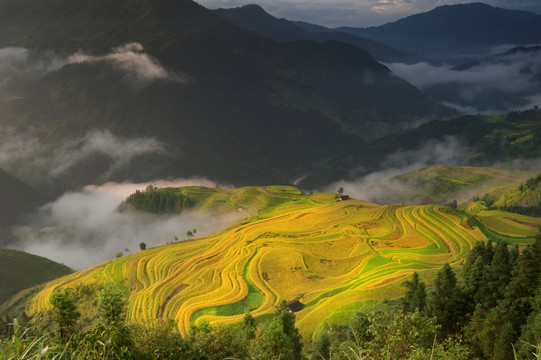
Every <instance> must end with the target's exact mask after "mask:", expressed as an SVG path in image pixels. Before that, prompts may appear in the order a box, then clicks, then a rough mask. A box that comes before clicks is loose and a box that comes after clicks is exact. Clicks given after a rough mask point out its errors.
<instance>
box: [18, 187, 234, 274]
mask: <svg viewBox="0 0 541 360" xmlns="http://www.w3.org/2000/svg"><path fill="white" fill-rule="evenodd" d="M151 183H154V184H159V185H160V186H188V185H204V186H212V187H213V186H215V185H216V184H215V183H213V182H212V181H209V180H207V179H181V180H174V181H163V180H155V181H154V182H151ZM147 185H148V183H144V184H131V183H107V184H105V185H102V186H87V187H85V188H84V189H83V190H81V191H79V192H71V193H66V194H64V195H63V196H61V197H60V198H58V199H57V200H55V201H54V202H51V203H49V204H47V205H45V206H44V207H42V208H41V209H40V210H39V213H38V214H36V216H35V218H34V220H33V221H32V223H30V224H29V225H27V226H25V227H22V228H18V229H16V231H15V234H16V235H17V237H18V238H19V240H18V242H17V244H18V245H17V246H18V248H19V249H21V250H23V251H27V252H30V253H33V254H38V255H41V256H44V257H47V258H50V259H52V260H55V261H57V262H61V263H64V264H66V265H68V266H70V267H72V268H74V269H77V270H80V269H84V268H87V267H90V266H92V265H95V264H98V263H101V262H103V261H107V260H110V259H112V258H114V257H115V254H116V253H117V252H119V251H120V252H123V253H124V254H126V255H129V254H131V253H134V252H136V251H139V244H140V243H141V242H144V243H146V244H147V246H148V247H153V246H160V245H165V244H166V243H167V242H169V241H173V240H174V238H175V237H177V238H178V239H180V240H183V239H184V238H185V237H186V232H187V231H189V230H193V229H197V236H206V235H210V234H212V233H214V232H216V231H218V230H219V229H222V228H224V227H226V226H228V225H231V224H232V223H234V222H236V221H237V220H239V219H240V216H241V215H240V214H238V213H234V214H226V215H211V214H201V213H196V212H185V213H182V214H180V215H170V216H156V215H153V214H147V213H140V212H131V211H119V210H118V207H119V205H120V204H121V203H122V201H123V200H124V199H125V198H126V197H127V196H128V195H129V194H131V193H133V192H135V190H137V189H139V190H142V189H144V188H145V187H146V186H147ZM125 249H129V251H126V250H125Z"/></svg>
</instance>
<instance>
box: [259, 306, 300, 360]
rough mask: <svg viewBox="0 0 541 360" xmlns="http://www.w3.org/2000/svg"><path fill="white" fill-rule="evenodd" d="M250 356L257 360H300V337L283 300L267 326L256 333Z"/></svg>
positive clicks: (292, 317)
mask: <svg viewBox="0 0 541 360" xmlns="http://www.w3.org/2000/svg"><path fill="white" fill-rule="evenodd" d="M250 355H251V356H253V357H255V358H257V359H283V360H300V359H302V343H301V335H300V334H299V330H298V329H297V328H296V327H295V315H294V314H293V313H290V312H289V309H288V308H287V305H286V302H285V300H283V301H282V302H281V303H280V304H279V305H278V309H277V310H276V312H275V313H274V316H273V317H272V320H271V322H270V323H269V325H268V326H267V327H265V328H260V329H259V330H258V331H257V334H256V338H255V340H254V342H253V343H252V347H251V348H250Z"/></svg>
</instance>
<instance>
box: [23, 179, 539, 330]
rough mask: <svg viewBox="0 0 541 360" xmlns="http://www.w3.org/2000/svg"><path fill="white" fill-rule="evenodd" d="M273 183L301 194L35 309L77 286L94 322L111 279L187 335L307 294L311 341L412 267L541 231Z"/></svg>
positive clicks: (94, 275)
mask: <svg viewBox="0 0 541 360" xmlns="http://www.w3.org/2000/svg"><path fill="white" fill-rule="evenodd" d="M264 189H267V190H268V191H269V192H270V193H272V194H275V195H279V194H282V195H286V196H285V197H284V199H285V198H287V196H288V194H294V196H293V199H289V200H287V199H285V200H286V201H285V202H282V203H278V204H271V206H270V207H267V208H265V210H264V211H262V212H261V213H259V214H256V215H254V216H252V217H250V218H247V219H245V220H244V221H243V222H242V223H239V224H236V225H233V226H230V227H228V228H227V229H224V230H222V231H220V232H218V233H216V234H214V235H210V236H207V237H202V238H198V239H194V240H189V241H183V242H178V243H175V244H171V245H166V246H160V247H154V248H148V249H146V250H142V251H139V252H137V253H135V254H131V255H129V256H125V257H122V258H118V259H116V260H113V261H109V262H106V263H103V264H100V265H97V266H94V267H92V268H89V269H86V270H82V271H79V272H77V273H75V274H72V275H68V276H66V277H63V278H61V279H57V280H54V281H52V282H50V283H48V284H47V285H46V286H45V287H44V288H43V289H42V290H41V291H40V292H39V293H37V294H36V295H35V296H34V297H33V298H32V299H30V301H29V303H28V309H29V311H30V313H32V314H36V313H40V312H43V311H45V310H47V309H49V308H50V303H49V297H50V295H51V292H53V291H59V290H61V289H62V288H71V289H73V290H74V292H73V293H74V295H75V296H77V297H78V299H77V301H78V304H79V308H80V309H81V310H82V312H83V317H85V318H88V319H90V320H89V321H90V322H91V321H94V319H95V318H96V314H95V310H96V307H95V306H90V304H92V303H93V302H94V301H95V299H96V292H97V291H98V290H99V289H100V287H101V285H102V284H103V279H104V278H108V279H115V280H116V281H119V282H120V281H124V282H125V284H126V286H127V287H128V288H129V289H130V291H129V306H128V319H129V320H130V321H132V322H141V323H145V322H147V321H155V320H157V319H162V320H167V319H174V321H175V323H176V325H177V327H178V330H179V332H180V333H181V334H183V335H186V334H187V333H188V331H189V329H190V325H191V324H197V323H198V322H200V321H204V320H207V321H209V322H210V323H222V324H230V323H235V322H240V321H242V318H243V317H244V316H245V314H246V313H247V312H249V313H250V314H251V315H252V316H254V317H255V318H256V319H257V320H258V321H264V320H265V319H266V318H268V316H269V314H271V313H273V312H274V311H275V306H276V304H277V303H278V302H280V301H282V300H286V301H291V300H297V301H299V302H300V303H301V304H302V305H304V306H301V307H300V309H299V311H298V312H296V314H295V317H296V326H297V327H298V328H299V330H300V332H301V334H302V336H303V339H309V338H310V336H311V335H312V334H314V332H316V331H317V329H318V328H320V326H323V324H324V323H327V324H333V323H336V322H339V321H340V320H341V319H344V318H350V317H351V316H352V315H353V313H354V312H356V311H358V309H359V308H362V307H363V305H365V304H367V305H368V304H371V303H372V302H373V301H375V300H381V299H388V300H389V299H397V298H398V297H400V296H401V295H402V294H403V290H401V288H402V286H401V284H402V282H403V281H404V280H405V279H407V277H408V276H410V275H411V274H412V273H413V272H419V273H420V274H422V276H426V277H427V278H432V277H434V276H435V275H436V273H437V271H438V270H439V269H440V267H441V265H442V264H444V263H450V264H454V265H457V266H459V264H460V263H461V262H462V261H463V260H464V259H465V258H466V257H467V256H468V254H469V250H470V249H471V248H473V246H474V244H475V243H476V242H477V241H486V240H487V239H488V238H490V239H493V240H497V239H504V240H506V241H508V242H510V243H516V244H526V243H529V242H531V241H532V240H533V237H534V236H535V235H536V234H537V229H536V228H534V227H531V226H528V225H525V224H522V223H519V222H513V221H509V220H507V219H514V218H515V215H514V214H511V213H503V214H497V215H493V214H491V213H487V214H482V215H483V216H482V217H479V220H476V221H477V222H478V223H479V224H480V226H475V227H474V226H472V224H471V222H470V218H471V215H470V214H469V213H468V212H466V211H465V212H459V211H457V210H455V209H451V208H449V207H446V206H436V205H429V206H392V205H385V206H380V205H376V204H370V203H368V202H365V201H361V200H355V199H348V200H342V199H339V198H338V196H337V195H336V194H330V193H315V194H312V195H307V194H301V193H300V191H298V190H297V191H296V192H295V191H294V189H292V188H289V187H281V186H268V187H265V188H263V192H264ZM171 191H176V192H177V193H178V192H183V190H182V189H171ZM188 191H193V189H189V190H188ZM209 191H210V192H212V190H209ZM233 192H234V193H242V192H243V191H242V189H238V190H234V191H233ZM344 199H345V198H344ZM272 205H274V206H272ZM477 215H479V213H477ZM521 218H522V217H521ZM525 220H526V221H525V222H527V223H528V224H530V223H532V224H541V220H540V219H538V218H528V217H525ZM502 221H507V222H508V223H509V224H507V225H506V227H505V229H504V230H505V231H501V230H499V229H500V228H501V222H502ZM83 321H85V319H84V320H83ZM85 323H86V322H85Z"/></svg>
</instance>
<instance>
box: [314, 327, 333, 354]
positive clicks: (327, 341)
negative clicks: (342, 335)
mask: <svg viewBox="0 0 541 360" xmlns="http://www.w3.org/2000/svg"><path fill="white" fill-rule="evenodd" d="M330 358H331V338H330V337H329V333H328V332H327V330H323V331H322V332H321V334H319V335H318V337H317V340H316V343H315V344H314V353H313V354H312V360H329V359H330Z"/></svg>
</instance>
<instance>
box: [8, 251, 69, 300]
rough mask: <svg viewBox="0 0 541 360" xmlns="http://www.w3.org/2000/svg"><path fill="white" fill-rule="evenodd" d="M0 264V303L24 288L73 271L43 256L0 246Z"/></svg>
mask: <svg viewBox="0 0 541 360" xmlns="http://www.w3.org/2000/svg"><path fill="white" fill-rule="evenodd" d="M0 264H1V266H0V279H1V280H2V286H0V305H1V304H2V303H4V302H5V301H6V300H8V299H9V298H10V297H12V296H14V295H15V294H17V293H18V292H20V291H22V290H24V289H28V288H31V287H33V286H36V285H39V284H42V283H45V282H48V281H51V280H54V279H57V278H59V277H61V276H64V275H67V274H70V273H72V272H73V271H72V270H71V269H70V268H68V267H67V266H65V265H62V264H58V263H56V262H54V261H51V260H49V259H46V258H44V257H41V256H36V255H32V254H28V253H25V252H23V251H18V250H12V249H5V248H0Z"/></svg>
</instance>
